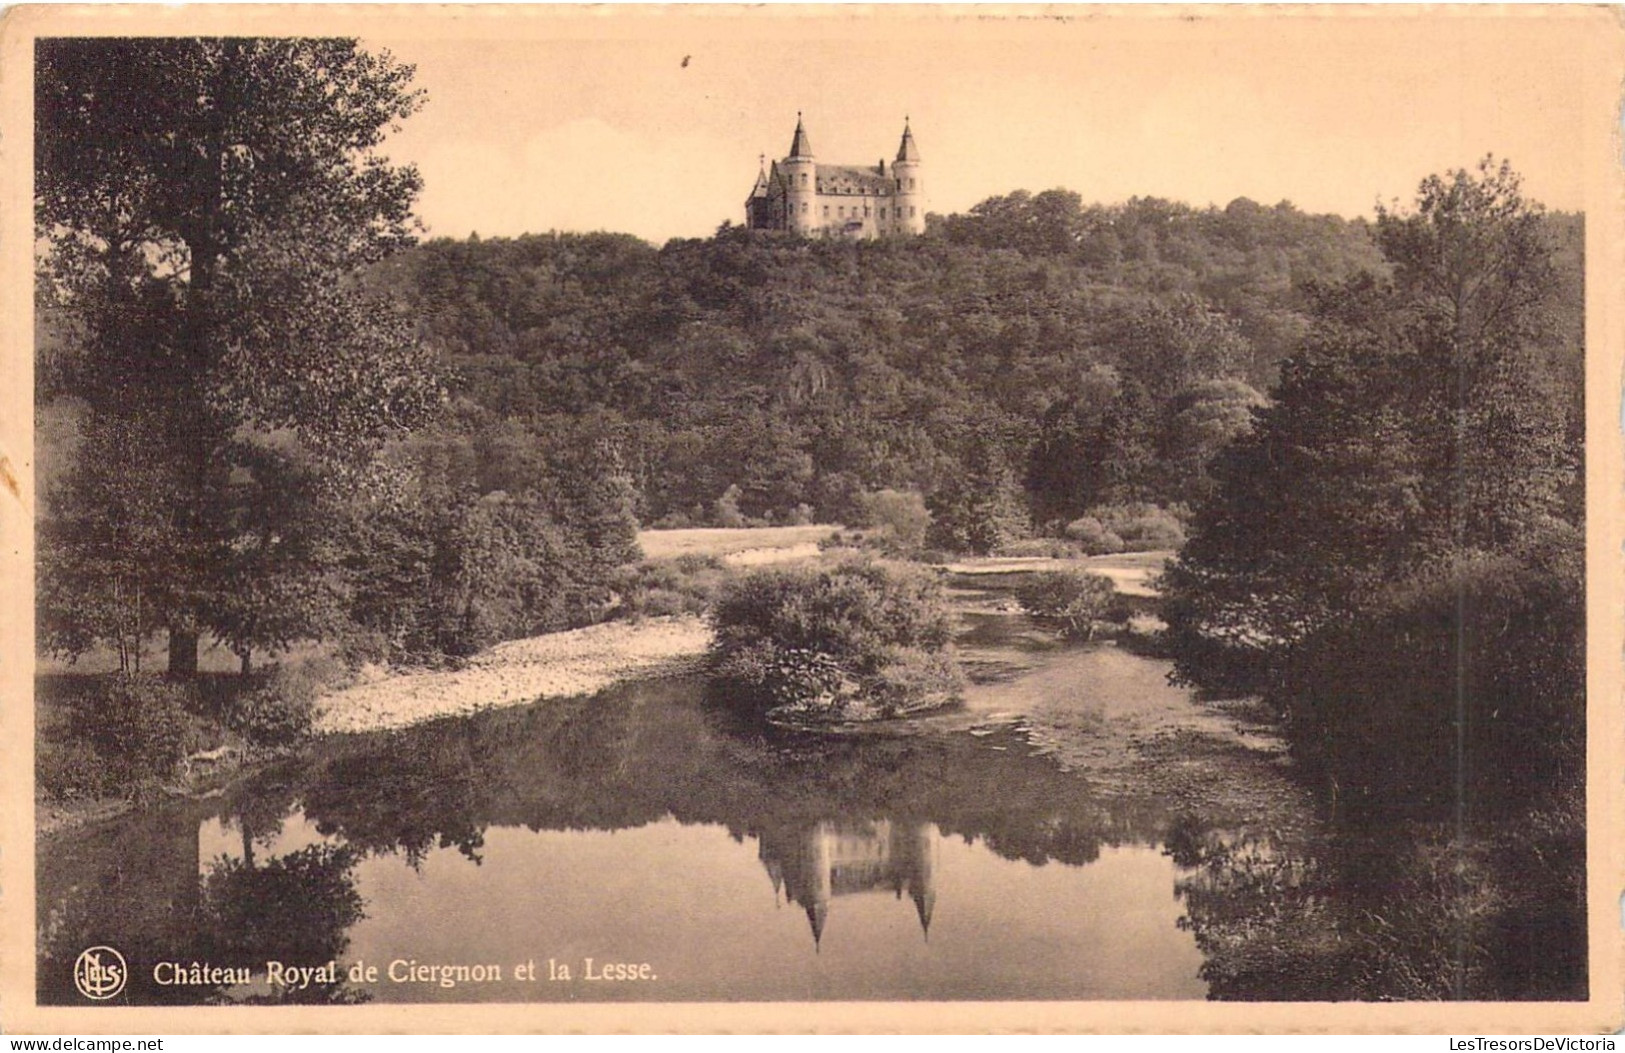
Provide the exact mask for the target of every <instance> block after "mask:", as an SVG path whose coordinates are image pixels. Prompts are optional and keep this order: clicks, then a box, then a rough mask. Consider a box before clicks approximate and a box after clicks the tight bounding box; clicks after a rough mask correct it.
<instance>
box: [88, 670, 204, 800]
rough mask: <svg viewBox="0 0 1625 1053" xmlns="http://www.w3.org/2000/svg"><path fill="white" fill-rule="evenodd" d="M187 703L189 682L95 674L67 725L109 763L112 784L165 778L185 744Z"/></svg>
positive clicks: (189, 732) (188, 727) (189, 729)
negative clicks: (97, 675) (96, 675)
mask: <svg viewBox="0 0 1625 1053" xmlns="http://www.w3.org/2000/svg"><path fill="white" fill-rule="evenodd" d="M193 701H195V694H194V692H193V691H192V689H191V688H190V686H189V685H186V684H182V683H179V682H173V681H169V680H166V679H164V678H163V677H162V676H159V675H157V674H152V673H147V674H140V675H134V674H127V673H120V674H115V675H113V676H108V677H105V678H104V677H97V678H95V679H94V680H92V681H91V682H90V684H89V685H88V689H87V690H86V692H85V693H84V694H81V695H80V696H79V697H78V698H76V699H75V700H74V702H73V712H72V717H71V722H70V727H71V731H72V735H73V737H75V738H77V739H79V740H80V741H82V742H85V743H88V744H89V745H90V746H91V747H92V748H93V749H94V750H95V752H96V753H97V754H99V755H100V756H101V757H102V759H103V760H104V761H105V762H106V763H107V764H108V765H109V767H110V769H111V772H112V775H113V781H114V783H115V784H116V783H117V782H119V781H129V782H136V781H140V780H142V779H146V778H160V779H163V778H168V777H169V776H170V775H172V774H173V773H174V770H175V766H176V765H177V764H179V763H180V760H181V758H182V757H184V756H186V752H187V750H188V748H189V747H190V745H191V739H192V737H193V732H192V725H193V718H192V717H191V716H190V715H189V714H188V712H187V709H188V708H189V703H191V702H193ZM81 759H82V758H81Z"/></svg>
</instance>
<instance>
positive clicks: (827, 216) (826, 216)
mask: <svg viewBox="0 0 1625 1053" xmlns="http://www.w3.org/2000/svg"><path fill="white" fill-rule="evenodd" d="M824 218H825V219H828V218H829V206H828V205H825V206H824Z"/></svg>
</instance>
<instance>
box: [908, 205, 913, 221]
mask: <svg viewBox="0 0 1625 1053" xmlns="http://www.w3.org/2000/svg"><path fill="white" fill-rule="evenodd" d="M908 218H909V219H913V218H914V206H913V205H910V206H908Z"/></svg>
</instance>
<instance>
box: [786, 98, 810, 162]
mask: <svg viewBox="0 0 1625 1053" xmlns="http://www.w3.org/2000/svg"><path fill="white" fill-rule="evenodd" d="M787 156H789V157H811V156H812V143H811V142H809V141H808V139H807V130H806V129H805V128H803V127H802V126H801V111H800V110H797V111H796V135H795V138H794V139H791V140H790V153H789V154H788V155H787Z"/></svg>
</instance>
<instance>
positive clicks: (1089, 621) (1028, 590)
mask: <svg viewBox="0 0 1625 1053" xmlns="http://www.w3.org/2000/svg"><path fill="white" fill-rule="evenodd" d="M1115 598H1116V591H1115V590H1114V589H1113V588H1112V583H1111V579H1110V578H1106V577H1103V576H1101V575H1099V574H1091V573H1089V572H1088V571H1081V570H1051V571H1044V572H1042V573H1039V574H1034V575H1032V576H1031V577H1029V578H1028V579H1027V580H1026V581H1024V582H1022V583H1021V585H1019V586H1018V587H1017V588H1016V600H1017V602H1019V603H1020V604H1021V608H1022V610H1024V611H1026V612H1027V613H1028V614H1031V615H1032V616H1033V617H1035V618H1037V619H1039V620H1040V621H1042V622H1048V623H1051V624H1054V625H1057V626H1058V627H1059V628H1060V631H1061V635H1062V636H1065V637H1067V638H1069V639H1079V640H1089V639H1093V638H1094V635H1095V630H1096V628H1097V627H1098V626H1099V624H1100V622H1101V621H1103V620H1104V619H1105V618H1106V617H1107V615H1108V614H1109V613H1110V612H1111V609H1112V606H1113V603H1114V600H1115Z"/></svg>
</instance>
